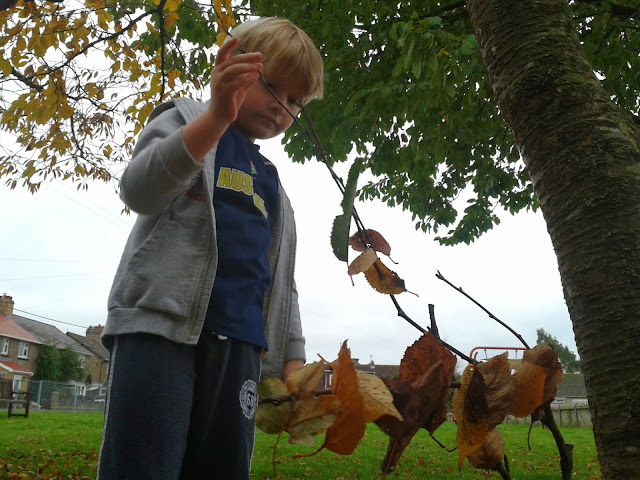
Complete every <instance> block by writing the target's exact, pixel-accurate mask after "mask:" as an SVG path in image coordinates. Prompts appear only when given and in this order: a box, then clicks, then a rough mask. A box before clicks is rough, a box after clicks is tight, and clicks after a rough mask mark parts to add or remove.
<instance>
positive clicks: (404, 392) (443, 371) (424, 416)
mask: <svg viewBox="0 0 640 480" xmlns="http://www.w3.org/2000/svg"><path fill="white" fill-rule="evenodd" d="M454 369H455V358H454V360H453V363H451V362H448V361H442V360H440V361H438V362H437V363H435V364H434V365H432V366H431V368H429V370H427V371H426V372H424V373H423V374H422V376H421V377H419V378H417V379H416V380H415V381H414V382H412V383H409V382H408V381H407V380H405V379H398V380H389V381H387V385H388V386H389V391H390V392H391V394H392V395H393V398H394V405H395V406H396V408H397V409H398V411H399V412H400V413H401V414H402V417H403V418H404V420H403V421H399V420H397V419H396V418H394V417H391V416H389V415H385V416H383V417H380V418H379V419H378V420H377V421H376V425H378V427H380V429H381V430H382V431H383V432H385V433H386V434H387V435H389V437H390V438H389V446H388V447H387V454H386V456H385V459H384V461H383V464H382V472H383V474H386V473H389V472H390V471H392V470H393V469H394V468H395V465H396V464H397V463H398V460H400V457H401V456H402V453H403V452H404V450H405V448H406V447H407V445H409V443H410V442H411V439H412V438H413V437H414V435H415V434H416V432H417V431H418V430H419V429H420V428H424V429H426V430H428V431H429V432H430V433H433V432H434V431H435V430H436V429H437V428H438V427H439V426H440V425H441V424H442V423H443V422H444V420H445V418H446V416H445V413H446V402H447V396H448V392H449V388H450V385H451V380H452V378H453V370H454Z"/></svg>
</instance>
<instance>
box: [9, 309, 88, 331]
mask: <svg viewBox="0 0 640 480" xmlns="http://www.w3.org/2000/svg"><path fill="white" fill-rule="evenodd" d="M14 310H15V311H16V312H21V313H26V314H27V315H32V316H34V317H38V318H44V319H45V320H50V321H52V322H58V323H64V324H65V325H71V326H72V327H79V328H87V326H86V325H76V324H75V323H69V322H63V321H62V320H56V319H54V318H49V317H45V316H43V315H37V314H35V313H31V312H25V311H24V310H20V309H17V308H14Z"/></svg>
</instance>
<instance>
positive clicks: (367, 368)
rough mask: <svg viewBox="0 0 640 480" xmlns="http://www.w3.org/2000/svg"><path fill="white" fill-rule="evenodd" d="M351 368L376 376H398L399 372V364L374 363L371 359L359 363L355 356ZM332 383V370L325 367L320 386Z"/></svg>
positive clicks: (328, 386)
mask: <svg viewBox="0 0 640 480" xmlns="http://www.w3.org/2000/svg"><path fill="white" fill-rule="evenodd" d="M352 360H353V364H354V365H353V368H355V369H356V370H357V371H358V372H362V373H367V374H370V375H375V376H376V377H380V378H386V379H389V380H390V379H392V378H398V376H399V374H400V365H376V364H375V363H374V361H373V360H371V361H370V362H369V363H367V364H361V363H359V362H358V359H357V358H353V359H352ZM332 383H333V371H332V370H331V369H330V368H327V369H326V370H325V371H324V378H323V380H322V385H321V388H323V389H329V388H331V384H332Z"/></svg>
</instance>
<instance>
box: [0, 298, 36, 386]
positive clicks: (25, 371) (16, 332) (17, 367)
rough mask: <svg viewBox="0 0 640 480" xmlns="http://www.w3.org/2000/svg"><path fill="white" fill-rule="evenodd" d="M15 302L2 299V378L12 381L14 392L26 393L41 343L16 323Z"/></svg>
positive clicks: (0, 321) (0, 337)
mask: <svg viewBox="0 0 640 480" xmlns="http://www.w3.org/2000/svg"><path fill="white" fill-rule="evenodd" d="M12 313H13V300H12V299H11V297H9V296H8V295H6V294H3V295H2V297H0V378H4V379H7V380H10V381H11V383H12V388H13V390H14V391H26V390H27V383H28V380H29V378H30V377H32V376H33V374H34V373H35V369H36V361H37V358H38V350H39V348H40V344H41V342H40V341H39V340H38V339H37V338H36V337H35V336H33V335H32V334H31V333H29V332H28V331H27V330H25V329H24V328H22V327H21V326H20V325H19V324H17V323H16V322H14V321H13V320H12V319H11V318H10V316H11V315H12Z"/></svg>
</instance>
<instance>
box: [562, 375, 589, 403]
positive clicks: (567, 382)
mask: <svg viewBox="0 0 640 480" xmlns="http://www.w3.org/2000/svg"><path fill="white" fill-rule="evenodd" d="M586 397H587V389H586V387H585V386H584V376H583V375H582V374H581V373H572V374H565V375H564V376H563V377H562V381H561V382H560V385H558V390H557V391H556V398H586Z"/></svg>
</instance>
